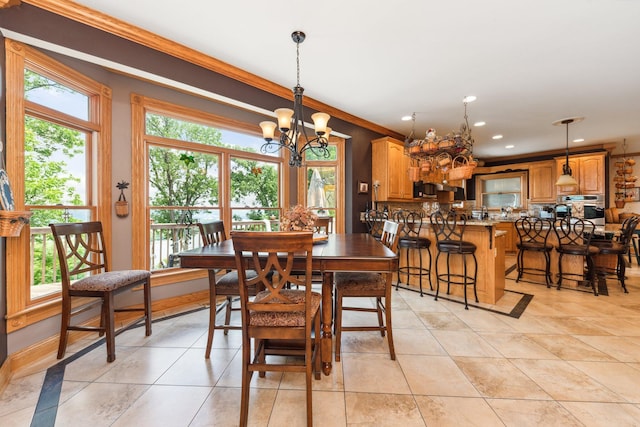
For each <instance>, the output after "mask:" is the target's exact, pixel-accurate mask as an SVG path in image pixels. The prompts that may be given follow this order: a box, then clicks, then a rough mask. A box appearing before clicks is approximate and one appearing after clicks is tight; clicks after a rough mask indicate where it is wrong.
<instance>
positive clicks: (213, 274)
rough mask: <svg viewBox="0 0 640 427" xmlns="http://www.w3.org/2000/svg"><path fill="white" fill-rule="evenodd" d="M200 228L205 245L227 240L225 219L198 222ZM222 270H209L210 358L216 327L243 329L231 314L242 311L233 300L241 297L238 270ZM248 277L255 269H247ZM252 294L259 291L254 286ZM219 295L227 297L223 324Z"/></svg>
mask: <svg viewBox="0 0 640 427" xmlns="http://www.w3.org/2000/svg"><path fill="white" fill-rule="evenodd" d="M198 229H199V230H200V238H201V239H202V244H203V245H213V244H218V243H221V242H223V241H225V240H227V233H226V232H225V228H224V222H223V221H212V222H207V223H198ZM219 274H221V272H220V270H209V333H208V336H207V348H206V349H205V352H204V357H205V358H206V359H209V358H210V357H211V347H212V346H213V335H214V333H215V330H216V329H222V330H224V334H225V335H227V334H228V333H229V330H230V329H231V330H239V329H242V326H241V325H240V324H235V325H233V324H231V314H232V312H233V311H240V307H238V306H236V307H233V300H234V298H235V299H240V283H239V280H238V272H237V271H236V270H227V271H226V272H225V273H223V274H222V276H221V277H218V275H219ZM246 274H247V277H255V276H256V273H255V272H254V271H247V273H246ZM249 293H250V294H251V296H254V295H255V294H256V293H257V291H256V288H255V287H253V288H251V289H249ZM218 297H225V301H224V302H223V304H224V309H225V315H224V323H223V324H221V325H218V324H216V315H217V314H218V308H217V306H218Z"/></svg>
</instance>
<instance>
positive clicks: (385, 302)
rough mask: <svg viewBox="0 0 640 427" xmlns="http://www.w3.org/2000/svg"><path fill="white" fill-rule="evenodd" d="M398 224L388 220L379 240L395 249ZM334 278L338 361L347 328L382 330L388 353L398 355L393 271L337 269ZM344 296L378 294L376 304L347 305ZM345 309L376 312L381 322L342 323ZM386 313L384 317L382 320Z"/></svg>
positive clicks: (368, 296)
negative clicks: (392, 302) (367, 305)
mask: <svg viewBox="0 0 640 427" xmlns="http://www.w3.org/2000/svg"><path fill="white" fill-rule="evenodd" d="M398 228H399V224H398V223H397V222H393V221H388V220H387V221H385V222H384V225H383V228H382V235H381V239H380V241H381V242H382V243H383V244H384V245H385V246H387V247H388V248H389V249H391V250H392V251H393V252H397V251H398V240H399V237H400V235H399V234H398ZM334 278H335V291H336V294H335V295H336V297H335V335H336V353H335V359H336V362H339V361H340V344H341V341H342V332H344V331H380V335H381V336H383V337H384V336H385V333H386V335H387V342H388V345H389V354H390V356H391V360H395V359H396V352H395V348H394V345H393V331H392V325H391V289H392V287H393V283H392V280H393V272H391V271H390V272H387V273H378V272H371V271H359V272H351V271H348V272H337V273H335V275H334ZM344 298H375V307H373V308H369V307H362V306H345V305H344ZM343 311H358V312H371V313H377V315H378V324H377V325H375V326H368V325H366V326H365V325H353V326H351V325H350V326H343V325H342V312H343ZM383 316H384V320H383Z"/></svg>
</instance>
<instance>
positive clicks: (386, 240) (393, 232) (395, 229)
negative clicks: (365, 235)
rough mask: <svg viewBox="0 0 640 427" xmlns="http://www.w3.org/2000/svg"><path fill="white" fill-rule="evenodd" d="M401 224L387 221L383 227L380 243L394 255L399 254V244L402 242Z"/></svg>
mask: <svg viewBox="0 0 640 427" xmlns="http://www.w3.org/2000/svg"><path fill="white" fill-rule="evenodd" d="M399 230H400V224H398V223H397V222H394V221H388V220H387V221H385V222H384V225H383V227H382V236H381V237H380V241H381V242H382V243H383V244H384V245H385V246H386V247H388V248H389V249H391V250H392V251H393V252H394V253H395V252H398V242H399V241H400V233H399Z"/></svg>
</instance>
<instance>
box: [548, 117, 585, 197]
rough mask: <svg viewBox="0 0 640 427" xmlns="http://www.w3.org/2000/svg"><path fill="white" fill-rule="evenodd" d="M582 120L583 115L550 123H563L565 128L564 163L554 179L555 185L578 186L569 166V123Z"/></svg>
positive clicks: (556, 124) (555, 124) (557, 124)
mask: <svg viewBox="0 0 640 427" xmlns="http://www.w3.org/2000/svg"><path fill="white" fill-rule="evenodd" d="M583 120H584V117H569V118H566V119H561V120H556V121H555V122H553V123H552V125H554V126H560V125H565V126H566V129H567V139H566V141H567V151H566V158H565V162H564V165H563V166H562V175H560V177H559V178H558V180H557V181H556V185H557V186H559V187H564V186H578V181H576V179H575V178H574V177H573V176H572V171H571V167H570V166H569V125H570V124H571V123H577V122H581V121H583Z"/></svg>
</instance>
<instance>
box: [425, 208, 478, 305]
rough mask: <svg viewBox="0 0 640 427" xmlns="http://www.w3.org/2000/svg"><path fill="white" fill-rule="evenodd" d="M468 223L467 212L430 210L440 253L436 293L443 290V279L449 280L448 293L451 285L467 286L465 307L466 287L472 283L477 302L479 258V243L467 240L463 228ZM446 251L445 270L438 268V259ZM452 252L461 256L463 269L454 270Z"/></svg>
mask: <svg viewBox="0 0 640 427" xmlns="http://www.w3.org/2000/svg"><path fill="white" fill-rule="evenodd" d="M466 225H467V216H466V215H465V214H460V213H458V212H455V211H449V212H447V214H446V215H444V214H443V213H442V212H440V211H437V212H434V213H432V214H431V227H432V228H433V233H434V234H435V235H436V248H437V249H438V255H436V260H435V264H436V265H435V270H436V296H435V300H436V301H437V300H438V294H439V293H440V282H444V283H446V284H447V295H449V291H450V288H451V285H460V286H463V287H464V309H465V310H468V309H469V305H468V304H467V288H468V287H469V286H473V295H474V297H475V300H476V303H477V302H478V290H477V286H476V284H477V281H478V260H477V258H476V249H477V247H476V245H475V243H473V242H470V241H467V240H464V231H465V228H466ZM442 254H447V257H446V271H445V272H444V273H442V272H441V271H440V270H439V268H438V260H439V259H440V255H442ZM451 255H455V256H459V257H460V258H461V261H460V263H461V270H457V271H455V270H454V269H453V268H454V267H453V266H452V264H451ZM469 259H471V260H473V273H471V272H469V270H468V267H467V261H468V260H469Z"/></svg>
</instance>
